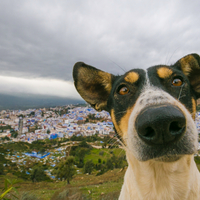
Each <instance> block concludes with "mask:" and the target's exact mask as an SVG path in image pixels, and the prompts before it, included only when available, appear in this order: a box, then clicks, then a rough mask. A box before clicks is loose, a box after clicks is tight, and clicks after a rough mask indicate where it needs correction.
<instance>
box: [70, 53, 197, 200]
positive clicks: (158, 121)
mask: <svg viewBox="0 0 200 200" xmlns="http://www.w3.org/2000/svg"><path fill="white" fill-rule="evenodd" d="M73 78H74V84H75V87H76V89H77V91H78V92H79V94H80V95H81V96H82V98H83V99H84V100H85V101H86V102H88V103H89V104H90V105H91V106H92V107H94V108H95V109H96V110H97V111H101V110H106V111H108V112H109V113H110V115H111V118H112V121H113V124H114V128H115V130H116V132H117V134H118V136H119V137H120V138H121V139H122V141H123V144H124V146H125V147H124V148H125V150H126V158H127V162H128V168H127V170H126V173H125V176H124V183H123V186H122V189H121V193H120V196H119V199H120V200H129V199H130V200H132V199H134V200H186V199H187V200H188V199H190V200H199V199H200V175H199V171H198V169H197V167H196V164H195V162H194V154H195V153H196V152H197V148H198V131H197V129H196V126H195V123H194V119H195V113H196V105H197V103H196V101H197V99H198V98H200V56H199V55H198V54H190V55H187V56H185V57H183V58H181V59H180V60H178V61H177V62H176V63H175V64H173V65H170V66H167V65H157V66H153V67H150V68H148V69H147V70H143V69H132V70H130V71H128V72H126V73H125V74H124V75H121V76H119V75H117V76H115V75H113V74H110V73H107V72H104V71H101V70H99V69H96V68H95V67H92V66H89V65H87V64H85V63H83V62H78V63H76V64H75V65H74V68H73Z"/></svg>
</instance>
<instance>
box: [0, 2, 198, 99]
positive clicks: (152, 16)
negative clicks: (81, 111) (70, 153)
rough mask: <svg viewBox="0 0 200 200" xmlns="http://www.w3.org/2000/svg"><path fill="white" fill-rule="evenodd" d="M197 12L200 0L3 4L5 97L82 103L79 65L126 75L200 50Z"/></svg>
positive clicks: (0, 37) (0, 74)
mask: <svg viewBox="0 0 200 200" xmlns="http://www.w3.org/2000/svg"><path fill="white" fill-rule="evenodd" d="M199 8H200V1H199V0H193V1H191V0H167V1H166V0H162V1H161V0H151V1H150V0H143V1H141V0H123V1H122V0H120V1H119V0H101V1H97V0H71V1H70V0H68V1H64V0H46V1H45V0H42V1H41V0H32V1H31V0H17V1H15V0H6V1H4V0H0V92H5V91H6V92H18V91H19V92H24V93H26V92H27V93H33V94H37V93H39V94H41V93H42V94H48V95H56V96H66V97H74V98H79V96H78V94H77V93H76V91H75V89H74V87H73V84H72V81H73V80H72V68H73V65H74V63H75V62H77V61H83V62H85V63H87V64H90V65H93V66H95V67H97V68H100V69H101V70H104V71H108V72H110V73H113V74H123V70H122V69H121V68H123V69H124V70H130V69H132V68H147V67H150V66H152V65H157V64H173V63H174V62H176V61H177V60H179V59H180V58H181V57H183V56H185V55H187V54H189V53H200V11H199ZM115 63H116V64H115ZM119 66H120V67H119Z"/></svg>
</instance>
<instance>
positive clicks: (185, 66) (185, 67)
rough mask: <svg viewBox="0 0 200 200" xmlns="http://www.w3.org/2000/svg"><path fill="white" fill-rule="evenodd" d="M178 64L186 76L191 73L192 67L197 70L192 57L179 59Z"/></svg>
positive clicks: (195, 61)
mask: <svg viewBox="0 0 200 200" xmlns="http://www.w3.org/2000/svg"><path fill="white" fill-rule="evenodd" d="M179 62H180V64H181V69H182V71H183V73H184V74H185V75H186V76H188V75H189V74H190V72H191V71H192V66H193V67H194V68H198V66H199V65H198V62H197V60H196V59H195V58H194V57H193V56H192V55H188V56H185V57H184V58H181V59H180V61H179Z"/></svg>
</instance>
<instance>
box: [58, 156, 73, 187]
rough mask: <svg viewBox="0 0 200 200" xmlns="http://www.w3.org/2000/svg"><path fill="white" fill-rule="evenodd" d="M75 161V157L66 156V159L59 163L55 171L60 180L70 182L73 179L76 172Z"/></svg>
mask: <svg viewBox="0 0 200 200" xmlns="http://www.w3.org/2000/svg"><path fill="white" fill-rule="evenodd" d="M74 163H75V160H74V157H72V156H69V157H66V160H63V161H61V162H60V163H59V164H58V166H57V170H56V172H55V174H56V177H57V178H60V180H62V179H64V180H67V183H68V184H70V181H71V180H72V179H73V176H74V175H75V173H76V170H75V167H74Z"/></svg>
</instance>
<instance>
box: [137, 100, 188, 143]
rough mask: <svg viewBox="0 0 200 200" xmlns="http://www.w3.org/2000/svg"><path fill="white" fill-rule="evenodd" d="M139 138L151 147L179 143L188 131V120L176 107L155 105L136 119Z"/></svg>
mask: <svg viewBox="0 0 200 200" xmlns="http://www.w3.org/2000/svg"><path fill="white" fill-rule="evenodd" d="M135 127H136V130H137V133H138V136H139V137H140V138H141V139H142V140H143V141H144V142H145V143H146V144H149V145H161V144H163V145H164V144H168V143H174V142H177V141H179V140H180V139H181V138H182V136H183V135H184V133H185V130H186V119H185V116H184V114H183V112H182V111H181V110H180V109H179V108H178V107H176V106H173V105H170V104H167V105H166V104H165V105H153V106H149V107H146V108H144V109H143V110H142V111H141V112H140V114H139V115H138V116H137V118H136V122H135Z"/></svg>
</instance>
